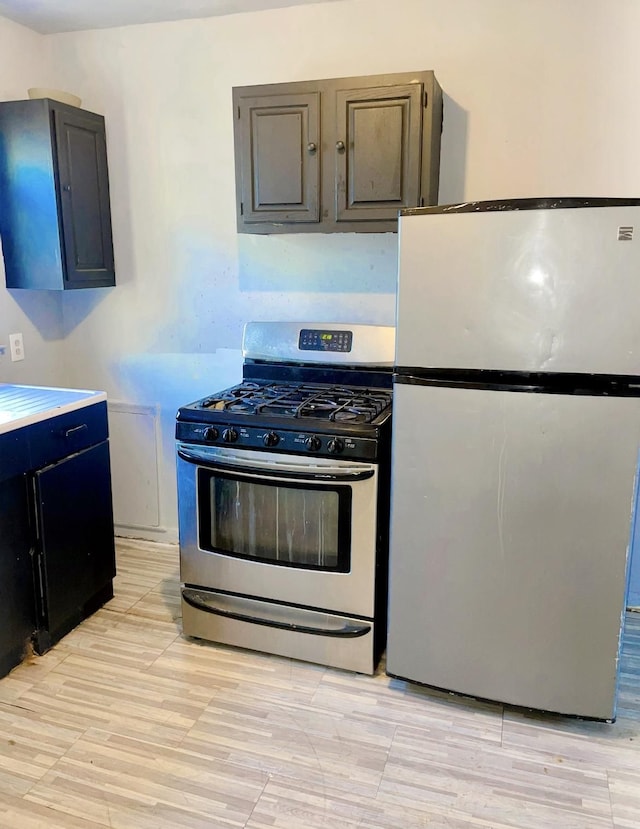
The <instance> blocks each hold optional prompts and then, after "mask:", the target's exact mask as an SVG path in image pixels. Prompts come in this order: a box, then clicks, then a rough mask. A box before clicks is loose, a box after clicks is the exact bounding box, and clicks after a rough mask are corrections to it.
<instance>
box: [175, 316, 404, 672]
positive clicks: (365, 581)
mask: <svg viewBox="0 0 640 829" xmlns="http://www.w3.org/2000/svg"><path fill="white" fill-rule="evenodd" d="M394 333H395V332H394V329H393V328H391V327H387V326H369V325H344V324H306V323H305V324H301V323H276V322H272V323H267V322H260V323H258V322H255V323H248V324H247V325H246V327H245V332H244V338H243V356H244V365H243V381H242V383H240V384H239V385H237V386H234V387H233V388H230V389H225V390H224V391H221V392H218V393H215V394H211V395H208V396H207V397H205V398H203V399H201V400H198V401H196V402H195V403H191V404H189V405H187V406H183V407H182V408H180V410H179V411H178V416H177V423H176V444H177V469H178V515H179V533H180V575H181V581H182V613H183V630H184V633H185V635H187V636H193V637H197V638H201V639H206V640H210V641H214V642H221V643H225V644H229V645H235V646H239V647H244V648H251V649H254V650H259V651H263V652H266V653H274V654H280V655H283V656H289V657H293V658H297V659H304V660H307V661H310V662H318V663H320V664H323V665H330V666H334V667H339V668H346V669H348V670H353V671H358V672H361V673H373V672H374V670H375V668H376V665H377V662H378V659H379V657H380V654H381V653H382V650H383V649H384V645H385V636H386V600H387V557H388V520H389V453H390V432H391V383H392V366H393V358H394Z"/></svg>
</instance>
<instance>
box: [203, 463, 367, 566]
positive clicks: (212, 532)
mask: <svg viewBox="0 0 640 829" xmlns="http://www.w3.org/2000/svg"><path fill="white" fill-rule="evenodd" d="M198 472H199V476H200V482H199V507H200V509H199V514H200V547H201V549H204V550H211V551H215V552H222V553H225V554H227V555H233V556H237V557H240V558H251V559H256V560H257V561H265V562H269V563H271V564H280V565H283V566H287V567H303V568H308V569H314V570H333V571H337V572H348V571H349V549H350V542H351V537H350V536H351V489H350V487H349V486H321V487H320V486H318V487H315V486H313V485H311V484H299V483H282V482H262V481H260V482H257V481H255V480H253V479H252V480H248V479H242V478H240V477H235V476H233V475H225V474H221V473H217V472H211V471H209V470H204V469H200V470H198Z"/></svg>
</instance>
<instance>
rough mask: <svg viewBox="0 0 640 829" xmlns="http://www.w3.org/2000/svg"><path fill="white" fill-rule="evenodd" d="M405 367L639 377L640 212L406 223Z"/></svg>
mask: <svg viewBox="0 0 640 829" xmlns="http://www.w3.org/2000/svg"><path fill="white" fill-rule="evenodd" d="M399 268H400V270H399V274H400V275H399V292H398V322H397V325H398V327H397V352H396V363H397V365H399V366H421V367H426V368H463V369H473V368H475V369H497V370H505V371H549V372H554V371H555V372H578V373H580V372H587V373H592V374H640V337H639V336H638V324H637V314H636V311H635V309H636V307H637V296H638V286H639V284H640V283H639V275H640V207H638V206H624V207H621V206H618V207H597V208H563V209H553V210H551V209H549V210H544V209H538V210H505V211H494V212H480V213H460V214H455V213H434V214H425V215H416V216H402V217H401V218H400V265H399Z"/></svg>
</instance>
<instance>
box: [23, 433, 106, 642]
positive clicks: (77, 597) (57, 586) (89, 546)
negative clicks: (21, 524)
mask: <svg viewBox="0 0 640 829" xmlns="http://www.w3.org/2000/svg"><path fill="white" fill-rule="evenodd" d="M34 494H35V502H36V503H35V508H36V515H37V523H38V537H39V538H38V562H37V580H38V581H39V584H40V590H39V593H40V596H39V599H40V604H41V608H40V624H41V628H42V629H41V630H40V631H39V633H38V635H37V636H36V638H35V647H36V650H37V651H39V652H44V651H45V650H47V649H48V647H50V646H51V645H52V644H54V643H55V642H57V641H58V640H59V639H60V638H61V637H62V636H64V635H65V633H68V632H69V631H70V630H71V629H72V628H73V627H75V626H76V625H77V624H78V623H79V622H81V621H82V620H83V619H85V618H86V617H87V616H89V615H90V614H91V613H93V612H94V611H95V610H97V609H98V607H100V606H101V605H102V604H104V602H105V601H107V600H108V599H110V598H111V597H112V596H113V586H112V579H113V576H114V575H115V547H114V533H113V508H112V500H111V473H110V464H109V444H108V442H107V441H105V442H103V443H100V444H98V445H96V446H92V447H90V448H89V449H85V450H84V451H83V452H79V453H77V454H75V455H71V456H70V457H67V458H65V459H63V460H61V461H59V462H58V463H55V464H52V465H51V466H48V467H45V468H44V469H42V470H40V471H38V472H36V473H35V476H34Z"/></svg>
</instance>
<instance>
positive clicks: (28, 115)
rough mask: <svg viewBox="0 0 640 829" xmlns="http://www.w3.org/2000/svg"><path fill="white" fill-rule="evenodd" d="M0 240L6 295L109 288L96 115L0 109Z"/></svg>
mask: <svg viewBox="0 0 640 829" xmlns="http://www.w3.org/2000/svg"><path fill="white" fill-rule="evenodd" d="M0 236H1V238H2V252H3V256H4V266H5V272H6V284H7V288H41V289H47V290H68V289H76V288H100V287H108V286H111V285H115V271H114V261H113V242H112V236H111V211H110V205H109V176H108V171H107V149H106V141H105V126H104V118H103V117H102V116H101V115H96V114H94V113H92V112H87V111H86V110H82V109H78V108H76V107H71V106H68V105H66V104H62V103H58V102H57V101H52V100H49V99H39V100H29V101H6V102H4V103H0Z"/></svg>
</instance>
